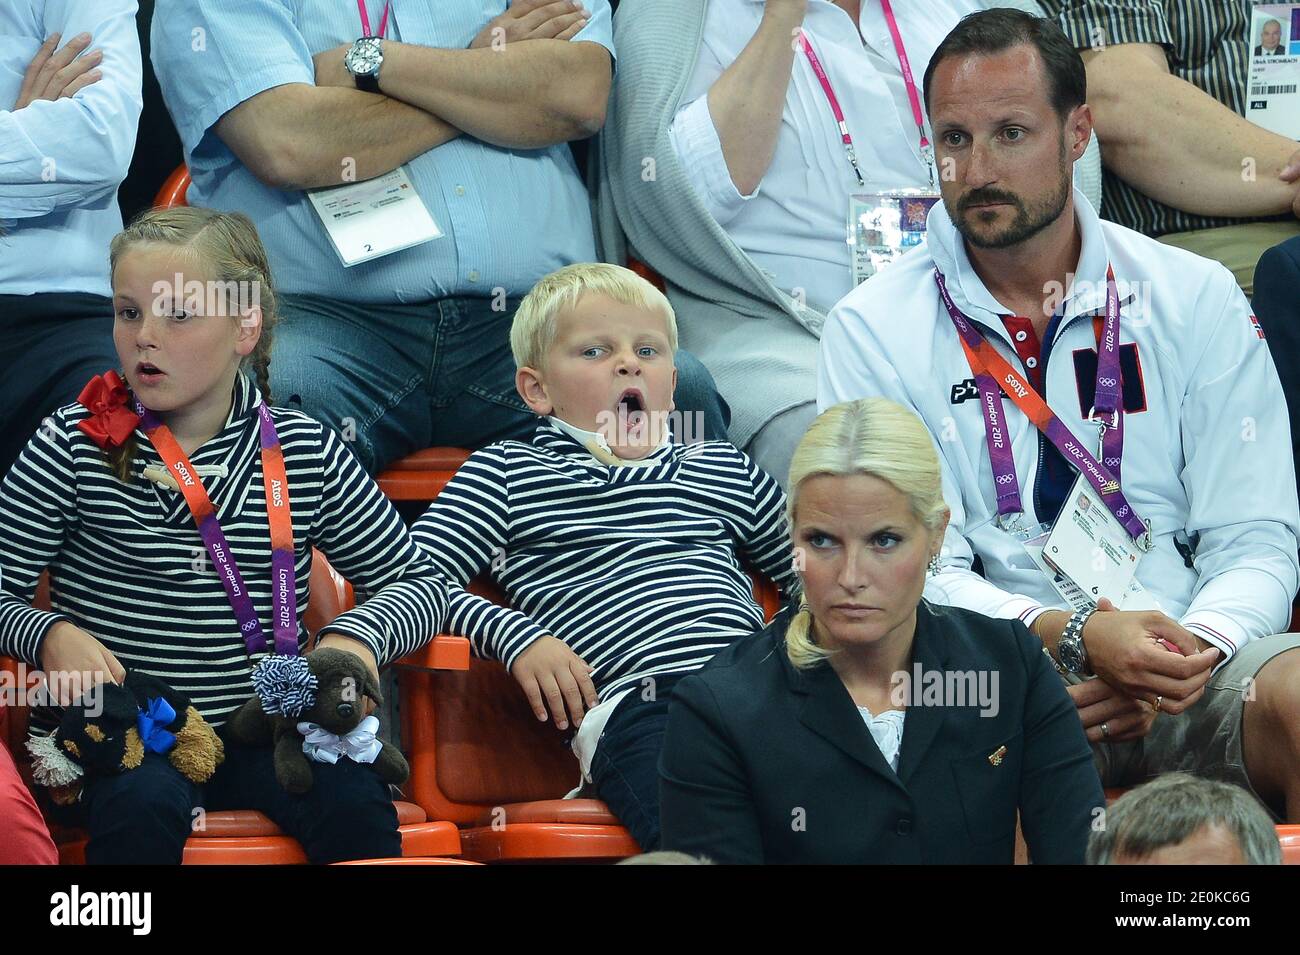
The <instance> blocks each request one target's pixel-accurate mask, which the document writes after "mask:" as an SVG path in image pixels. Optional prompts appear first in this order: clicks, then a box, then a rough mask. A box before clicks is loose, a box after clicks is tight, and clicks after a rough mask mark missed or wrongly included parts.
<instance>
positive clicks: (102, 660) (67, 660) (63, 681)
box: [41, 620, 126, 706]
mask: <svg viewBox="0 0 1300 955" xmlns="http://www.w3.org/2000/svg"><path fill="white" fill-rule="evenodd" d="M41 669H42V670H44V671H45V680H46V683H47V684H48V685H49V689H50V693H51V694H52V695H53V696H54V698H55V700H56V701H57V702H58V704H59V706H69V705H71V704H72V703H73V702H75V701H76V700H79V699H80V698H81V697H82V695H83V694H84V693H85V692H86V691H87V690H89V689H90V688H91V687H92V686H96V685H98V684H100V683H103V682H105V681H111V682H113V683H121V682H122V681H123V680H125V679H126V669H125V668H124V667H123V666H122V664H121V663H119V662H118V660H117V657H115V656H113V654H112V653H110V652H109V650H108V648H107V647H106V646H104V645H103V644H102V643H100V642H99V641H98V640H96V639H95V638H94V637H92V636H91V635H90V634H88V633H86V631H84V630H82V629H81V628H80V627H77V626H74V625H73V624H70V623H68V622H67V621H66V620H60V621H59V622H58V623H56V624H55V625H54V626H52V627H51V628H50V630H49V632H48V633H47V634H46V635H45V637H44V639H42V640H41Z"/></svg>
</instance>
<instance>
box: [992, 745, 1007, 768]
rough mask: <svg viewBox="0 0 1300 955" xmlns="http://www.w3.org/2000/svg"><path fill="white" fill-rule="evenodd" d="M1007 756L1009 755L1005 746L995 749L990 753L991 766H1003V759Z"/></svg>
mask: <svg viewBox="0 0 1300 955" xmlns="http://www.w3.org/2000/svg"><path fill="white" fill-rule="evenodd" d="M1006 755H1007V748H1006V747H1005V746H999V747H998V748H997V749H995V750H994V751H993V752H991V753H989V763H990V765H993V766H1001V765H1002V757H1004V756H1006Z"/></svg>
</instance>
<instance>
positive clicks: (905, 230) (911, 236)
mask: <svg viewBox="0 0 1300 955" xmlns="http://www.w3.org/2000/svg"><path fill="white" fill-rule="evenodd" d="M938 201H939V196H938V195H937V194H935V193H927V192H921V191H920V190H918V189H900V190H897V191H894V192H870V193H854V194H853V195H850V196H849V227H848V243H849V258H850V263H851V265H850V267H851V269H852V272H853V285H854V287H855V288H856V287H857V286H858V285H860V284H862V283H863V282H864V281H866V280H867V279H869V278H871V276H873V275H875V274H876V273H877V272H878V271H880V270H881V269H882V268H884V267H885V266H887V265H889V264H890V263H891V262H893V261H894V260H895V259H897V258H898V257H899V256H900V255H902V254H903V253H904V252H906V251H908V250H909V249H911V248H912V247H914V246H917V245H920V244H921V240H922V239H924V238H925V220H926V216H928V215H929V214H930V209H931V207H932V206H933V205H934V204H935V203H936V202H938Z"/></svg>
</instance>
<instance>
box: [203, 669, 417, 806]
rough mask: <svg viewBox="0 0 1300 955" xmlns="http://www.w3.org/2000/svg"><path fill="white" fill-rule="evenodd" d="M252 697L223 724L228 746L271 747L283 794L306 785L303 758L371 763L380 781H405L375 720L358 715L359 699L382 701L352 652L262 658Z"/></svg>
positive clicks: (400, 759)
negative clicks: (233, 744)
mask: <svg viewBox="0 0 1300 955" xmlns="http://www.w3.org/2000/svg"><path fill="white" fill-rule="evenodd" d="M253 688H254V689H255V690H257V695H256V696H254V697H253V698H252V699H250V700H249V701H248V702H247V703H245V704H244V705H243V706H241V707H240V708H239V709H238V710H236V711H235V713H234V715H232V716H231V717H230V721H229V722H228V723H227V724H226V732H227V733H228V734H229V738H230V740H231V742H236V743H241V744H243V745H245V746H259V745H265V744H266V743H268V742H273V743H274V745H275V756H274V762H275V778H276V780H277V781H278V782H279V783H280V785H281V786H282V787H283V788H284V789H285V790H287V791H288V792H291V793H295V794H299V795H301V794H302V793H305V792H307V791H309V790H310V789H311V787H312V771H311V764H310V763H309V762H308V760H309V759H311V760H315V761H316V762H320V763H336V762H338V761H339V759H340V758H342V757H345V756H346V757H347V758H349V759H352V760H354V761H356V762H358V763H373V764H374V767H375V772H376V773H378V774H379V778H380V779H382V780H383V781H384V782H386V783H396V784H398V785H400V784H402V783H404V782H406V778H407V776H409V775H410V771H411V769H410V766H409V765H407V762H406V757H404V756H403V755H402V752H401V750H399V749H398V748H397V747H396V746H394V745H393V744H392V743H389V742H385V741H384V740H381V739H379V738H378V736H377V735H376V734H377V733H378V732H379V720H378V719H377V718H375V717H374V716H366V711H365V706H364V704H363V703H362V697H367V696H368V697H370V699H372V700H374V702H375V703H376V704H382V703H383V702H384V698H383V695H382V694H381V693H380V692H379V685H378V683H377V682H376V681H375V678H374V677H373V676H371V674H370V670H369V669H368V668H367V667H366V665H365V663H364V662H363V661H362V659H361V658H360V657H358V656H357V655H356V654H355V653H349V652H347V651H346V650H336V649H334V648H333V647H322V648H321V649H319V650H316V651H314V652H313V653H311V654H308V655H307V656H305V657H286V656H269V657H265V658H264V659H263V660H262V662H260V663H259V664H258V665H257V666H256V667H254V668H253Z"/></svg>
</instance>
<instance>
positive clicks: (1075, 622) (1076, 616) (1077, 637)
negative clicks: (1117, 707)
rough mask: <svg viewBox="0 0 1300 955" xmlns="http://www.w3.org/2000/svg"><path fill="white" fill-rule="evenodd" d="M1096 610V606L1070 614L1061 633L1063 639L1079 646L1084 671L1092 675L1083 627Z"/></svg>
mask: <svg viewBox="0 0 1300 955" xmlns="http://www.w3.org/2000/svg"><path fill="white" fill-rule="evenodd" d="M1096 612H1097V608H1096V607H1089V608H1088V609H1086V610H1076V611H1075V612H1074V613H1072V614H1070V619H1069V620H1067V621H1066V622H1065V630H1064V631H1063V632H1062V633H1061V641H1063V642H1065V641H1068V642H1069V643H1071V644H1074V645H1076V646H1077V647H1078V650H1079V656H1080V658H1081V659H1082V661H1083V672H1084V673H1085V674H1086V675H1088V676H1091V675H1092V661H1090V660H1089V659H1088V648H1087V646H1086V645H1085V644H1084V642H1083V628H1084V626H1085V625H1086V624H1087V623H1088V618H1089V617H1091V616H1092V615H1093V614H1094V613H1096ZM1058 656H1059V653H1058Z"/></svg>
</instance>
